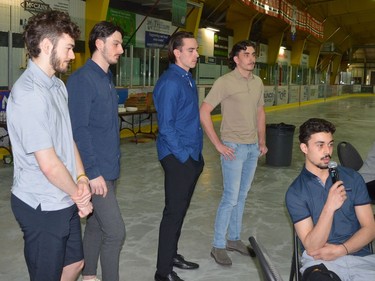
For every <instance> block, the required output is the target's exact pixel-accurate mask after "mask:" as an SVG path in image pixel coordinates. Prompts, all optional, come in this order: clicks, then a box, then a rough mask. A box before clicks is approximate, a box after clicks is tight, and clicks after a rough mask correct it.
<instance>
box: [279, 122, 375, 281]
mask: <svg viewBox="0 0 375 281" xmlns="http://www.w3.org/2000/svg"><path fill="white" fill-rule="evenodd" d="M335 130H336V128H335V126H334V125H333V124H332V123H331V122H328V121H326V120H324V119H319V118H311V119H309V120H307V121H306V122H305V123H303V124H302V125H301V126H300V128H299V141H300V149H301V151H302V152H303V154H304V155H305V165H304V167H303V168H302V171H301V173H300V174H299V176H298V177H297V178H296V179H295V180H294V181H293V183H292V184H291V186H290V187H289V189H288V191H287V193H286V206H287V208H288V211H289V215H290V217H291V220H292V222H293V224H294V228H295V230H296V232H297V235H298V238H299V239H300V241H301V242H302V245H303V248H304V250H305V251H304V252H303V254H302V258H301V262H302V268H301V273H304V272H305V274H304V275H303V278H302V279H303V280H327V279H324V276H327V271H331V272H330V275H333V273H332V272H334V273H335V274H337V275H338V276H339V277H340V280H342V281H349V280H350V281H360V280H361V281H365V280H375V255H373V254H371V251H370V250H369V247H368V244H369V243H370V242H371V241H372V240H374V238H375V222H374V217H373V213H372V208H371V205H370V197H369V195H368V193H367V189H366V184H365V182H364V180H363V179H362V177H361V175H360V174H359V173H357V172H356V171H354V170H353V169H349V168H345V167H342V166H338V167H337V172H338V175H339V178H340V180H338V181H337V182H336V183H334V181H333V179H332V178H331V177H330V175H329V170H328V163H329V161H330V159H331V156H332V152H333V145H334V141H333V133H334V132H335ZM321 272H323V274H322V273H321ZM324 272H325V273H324ZM307 274H311V276H310V277H308V276H306V275H307ZM312 275H314V276H315V277H314V278H315V279H313V276H312ZM305 278H306V279H305ZM309 278H311V279H309ZM329 280H333V279H329ZM335 280H336V279H335Z"/></svg>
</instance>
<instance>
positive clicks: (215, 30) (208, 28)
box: [206, 26, 220, 32]
mask: <svg viewBox="0 0 375 281" xmlns="http://www.w3.org/2000/svg"><path fill="white" fill-rule="evenodd" d="M206 29H207V30H210V31H212V32H219V31H220V30H219V29H217V28H214V27H211V26H207V27H206Z"/></svg>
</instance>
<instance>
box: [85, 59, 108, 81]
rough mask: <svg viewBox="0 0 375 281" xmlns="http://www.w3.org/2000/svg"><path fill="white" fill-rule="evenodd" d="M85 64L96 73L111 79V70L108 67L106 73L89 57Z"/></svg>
mask: <svg viewBox="0 0 375 281" xmlns="http://www.w3.org/2000/svg"><path fill="white" fill-rule="evenodd" d="M87 65H88V66H89V67H91V68H92V70H94V71H95V72H96V73H98V74H99V75H100V76H102V77H108V78H109V79H112V72H111V70H110V69H108V73H106V72H105V71H104V70H103V69H102V68H101V67H100V66H99V65H98V64H97V63H96V62H94V61H93V60H92V59H91V58H89V59H88V60H87Z"/></svg>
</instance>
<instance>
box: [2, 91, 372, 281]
mask: <svg viewBox="0 0 375 281" xmlns="http://www.w3.org/2000/svg"><path fill="white" fill-rule="evenodd" d="M310 117H320V118H325V119H328V120H330V121H331V122H333V123H334V124H335V125H336V126H337V132H336V134H335V142H336V144H337V143H339V142H340V141H344V140H345V141H349V142H351V143H352V144H353V145H354V146H355V147H356V148H357V149H358V150H359V152H360V154H361V155H362V157H363V158H364V157H365V156H366V154H367V152H368V150H369V149H370V147H371V145H372V143H373V141H374V139H375V135H374V131H375V96H374V95H352V97H350V98H340V99H333V100H329V101H325V102H320V103H315V104H312V105H306V106H300V107H292V108H287V109H285V108H284V109H280V110H268V111H267V123H276V124H278V123H280V122H284V123H286V124H293V125H295V126H296V132H295V134H294V138H293V142H294V144H293V154H292V155H293V157H292V164H291V165H290V166H287V167H271V166H268V165H266V163H265V158H264V157H263V158H261V159H260V160H259V165H258V169H257V172H256V175H255V179H254V183H253V186H252V188H251V190H250V193H249V197H248V200H247V204H246V210H245V214H244V221H243V234H242V239H243V240H244V241H245V242H246V243H248V237H249V236H256V238H257V239H258V240H259V241H260V242H261V243H262V244H263V246H264V247H265V248H266V250H267V252H268V253H269V255H270V257H271V259H272V261H273V262H274V264H275V265H276V267H277V269H278V270H279V272H280V273H281V276H282V277H283V279H284V280H288V277H289V270H290V261H291V253H292V234H291V225H290V221H289V217H288V214H287V211H286V208H285V204H284V194H285V191H286V189H287V188H288V186H289V184H290V183H291V182H292V180H293V179H294V178H295V177H296V176H297V174H298V173H299V171H300V169H301V167H302V164H303V161H304V158H303V155H302V153H300V151H299V145H298V127H299V125H300V124H301V123H303V122H304V121H305V120H307V119H308V118H310ZM215 125H216V128H218V127H219V123H215ZM121 150H122V153H123V157H122V173H121V177H120V179H119V181H118V186H119V188H118V201H119V204H120V206H121V210H122V214H123V217H124V221H125V224H126V229H127V237H126V242H125V245H124V247H123V250H122V253H121V264H120V270H121V272H120V276H121V280H125V281H130V280H133V281H147V280H148V281H151V280H153V276H154V273H155V263H156V252H157V239H158V229H159V223H160V219H161V212H162V209H163V202H164V192H163V171H162V168H161V166H160V164H159V162H158V161H157V155H156V148H155V142H154V141H148V142H145V143H139V144H135V143H134V142H131V141H130V140H129V139H125V140H122V144H121ZM203 152H204V157H205V162H206V166H205V168H204V171H203V174H202V175H201V177H200V180H199V182H198V185H197V188H196V191H195V194H194V197H193V200H192V203H191V206H190V209H189V211H188V214H187V216H186V219H185V223H184V228H183V232H182V236H181V239H180V243H179V252H180V253H181V254H183V255H184V256H185V257H187V258H188V259H190V260H193V261H196V262H198V263H199V264H200V268H199V269H198V270H193V271H183V270H178V269H177V270H176V271H177V273H178V274H179V276H180V277H181V278H183V279H184V280H187V281H229V280H230V281H245V280H251V281H257V280H262V278H261V275H260V271H259V266H258V264H257V262H256V260H255V259H253V258H250V257H245V256H241V255H239V254H236V253H233V252H230V253H229V255H230V256H231V258H232V260H233V265H232V266H231V267H222V266H219V265H217V264H216V263H215V262H214V260H213V259H212V258H211V257H210V249H211V240H212V235H213V223H214V218H215V213H216V208H217V206H218V203H219V200H220V196H221V189H222V178H221V171H220V161H219V155H218V153H217V152H216V150H215V149H214V147H213V146H212V145H211V143H210V142H209V141H208V139H207V138H205V143H204V151H203ZM333 158H334V159H336V160H337V161H338V159H337V157H336V151H335V152H334V157H333ZM12 173H13V168H12V166H11V165H5V164H0V226H1V228H0V249H1V250H0V251H1V255H0V280H4V281H21V280H22V281H24V280H28V274H27V269H26V265H25V262H24V258H23V240H22V233H21V230H20V229H19V227H18V225H17V223H16V221H15V219H14V217H13V214H12V212H11V210H10V204H9V198H10V187H11V184H12ZM82 223H83V226H84V220H83V221H82ZM99 276H100V269H99Z"/></svg>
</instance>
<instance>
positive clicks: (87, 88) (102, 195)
mask: <svg viewBox="0 0 375 281" xmlns="http://www.w3.org/2000/svg"><path fill="white" fill-rule="evenodd" d="M122 37H123V31H122V29H121V28H120V27H118V26H115V25H113V24H112V23H110V22H105V21H103V22H99V23H97V24H96V25H95V26H94V28H93V29H92V30H91V32H90V35H89V48H90V53H91V59H89V60H88V61H87V62H86V64H85V65H84V66H83V67H82V68H80V69H79V70H77V71H76V72H75V73H73V74H72V75H71V76H70V78H69V79H68V83H67V88H68V92H69V110H70V116H71V119H72V126H73V135H74V139H75V141H76V143H77V146H78V150H79V151H80V153H81V156H82V161H83V165H84V167H85V170H86V173H87V176H88V178H89V180H90V187H91V192H92V203H93V205H94V209H95V211H94V212H93V214H92V215H91V216H89V217H88V219H87V222H86V228H85V233H84V237H83V251H84V255H85V267H84V269H83V273H82V274H83V280H98V279H97V278H96V274H97V266H98V259H99V256H100V264H101V269H102V278H103V281H118V280H119V259H120V252H121V248H122V245H123V243H124V240H125V225H124V221H123V219H122V216H121V212H120V208H119V206H118V202H117V199H116V180H117V179H118V177H119V174H120V136H119V127H118V114H117V108H118V105H117V92H116V89H115V85H114V84H113V80H112V73H111V71H110V70H109V66H110V65H111V64H116V63H117V62H118V60H119V58H120V56H121V54H122V53H123V52H124V51H123V48H122Z"/></svg>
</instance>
